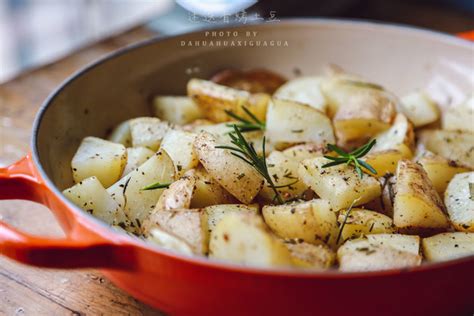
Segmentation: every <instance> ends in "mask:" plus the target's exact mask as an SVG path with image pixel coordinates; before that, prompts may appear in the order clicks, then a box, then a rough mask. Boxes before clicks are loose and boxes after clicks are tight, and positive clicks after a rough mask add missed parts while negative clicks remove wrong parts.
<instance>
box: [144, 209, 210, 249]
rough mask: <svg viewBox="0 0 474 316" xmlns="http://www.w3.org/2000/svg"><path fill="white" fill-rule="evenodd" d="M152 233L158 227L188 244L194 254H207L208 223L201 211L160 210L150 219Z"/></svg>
mask: <svg viewBox="0 0 474 316" xmlns="http://www.w3.org/2000/svg"><path fill="white" fill-rule="evenodd" d="M150 221H151V223H150V232H151V231H153V229H154V227H158V228H160V229H162V230H164V231H165V232H167V233H169V234H173V235H175V236H176V237H178V238H181V239H182V240H184V241H185V242H187V243H188V244H189V245H190V246H191V249H192V250H193V252H195V253H198V254H206V253H207V251H208V245H209V239H208V237H209V234H208V229H207V221H206V220H205V218H204V216H203V211H202V210H199V209H184V210H178V209H174V210H160V211H158V212H156V213H155V214H154V216H153V219H150Z"/></svg>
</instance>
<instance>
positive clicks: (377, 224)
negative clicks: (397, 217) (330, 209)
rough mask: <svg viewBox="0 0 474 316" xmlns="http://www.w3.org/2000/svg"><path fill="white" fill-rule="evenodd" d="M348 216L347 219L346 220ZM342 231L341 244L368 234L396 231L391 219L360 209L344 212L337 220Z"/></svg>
mask: <svg viewBox="0 0 474 316" xmlns="http://www.w3.org/2000/svg"><path fill="white" fill-rule="evenodd" d="M346 216H347V218H346ZM337 221H338V222H339V225H340V227H342V226H341V225H342V224H343V223H344V226H343V227H342V228H340V229H341V238H340V240H339V242H340V243H343V242H344V241H346V240H348V239H354V238H358V237H360V236H362V235H367V234H389V233H393V232H394V231H395V229H394V226H393V221H392V219H391V218H390V217H388V216H386V215H383V214H380V213H377V212H374V211H370V210H366V209H360V208H354V209H351V211H350V212H349V214H347V210H342V211H341V212H340V213H339V216H338V218H337Z"/></svg>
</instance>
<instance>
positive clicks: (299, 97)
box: [273, 77, 327, 113]
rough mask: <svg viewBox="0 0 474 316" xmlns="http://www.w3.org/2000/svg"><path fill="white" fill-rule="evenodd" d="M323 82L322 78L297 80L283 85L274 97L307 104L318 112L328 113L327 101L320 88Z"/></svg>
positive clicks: (301, 78)
mask: <svg viewBox="0 0 474 316" xmlns="http://www.w3.org/2000/svg"><path fill="white" fill-rule="evenodd" d="M322 80H323V79H322V78H321V77H299V78H295V79H292V80H290V81H288V82H287V83H285V84H284V85H282V86H281V87H280V88H279V89H278V90H277V91H276V92H275V93H274V95H273V96H274V97H275V98H277V99H282V100H290V101H295V102H298V103H302V104H307V105H309V106H310V107H312V108H314V109H316V110H319V111H321V112H323V113H326V108H327V104H326V99H325V98H324V96H323V94H322V92H321V90H320V87H319V85H320V84H321V82H322Z"/></svg>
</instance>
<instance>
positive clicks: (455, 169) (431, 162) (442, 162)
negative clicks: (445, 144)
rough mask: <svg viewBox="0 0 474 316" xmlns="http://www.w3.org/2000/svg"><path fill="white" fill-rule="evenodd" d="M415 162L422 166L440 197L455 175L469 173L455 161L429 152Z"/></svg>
mask: <svg viewBox="0 0 474 316" xmlns="http://www.w3.org/2000/svg"><path fill="white" fill-rule="evenodd" d="M417 162H418V163H419V164H420V165H422V166H423V169H425V171H426V173H427V174H428V178H430V180H431V182H432V183H433V186H434V188H435V190H436V191H437V192H438V194H440V195H441V196H442V195H443V194H444V191H446V188H447V187H448V183H449V181H451V179H452V178H453V177H454V176H455V175H456V174H458V173H463V172H467V171H469V169H468V168H465V167H462V166H459V165H458V164H457V163H456V161H454V160H449V159H446V158H444V157H441V156H439V155H435V154H433V153H431V152H425V153H423V154H422V155H421V156H420V157H419V158H418V159H417Z"/></svg>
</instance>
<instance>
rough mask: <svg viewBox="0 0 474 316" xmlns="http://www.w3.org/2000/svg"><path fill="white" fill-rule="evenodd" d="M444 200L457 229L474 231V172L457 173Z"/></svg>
mask: <svg viewBox="0 0 474 316" xmlns="http://www.w3.org/2000/svg"><path fill="white" fill-rule="evenodd" d="M444 202H445V203H446V208H447V209H448V214H449V218H450V219H451V222H452V223H453V225H454V227H455V228H456V230H460V231H466V232H473V233H474V172H465V173H459V174H457V175H455V176H454V178H453V179H452V180H451V182H449V185H448V188H447V189H446V193H445V195H444Z"/></svg>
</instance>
